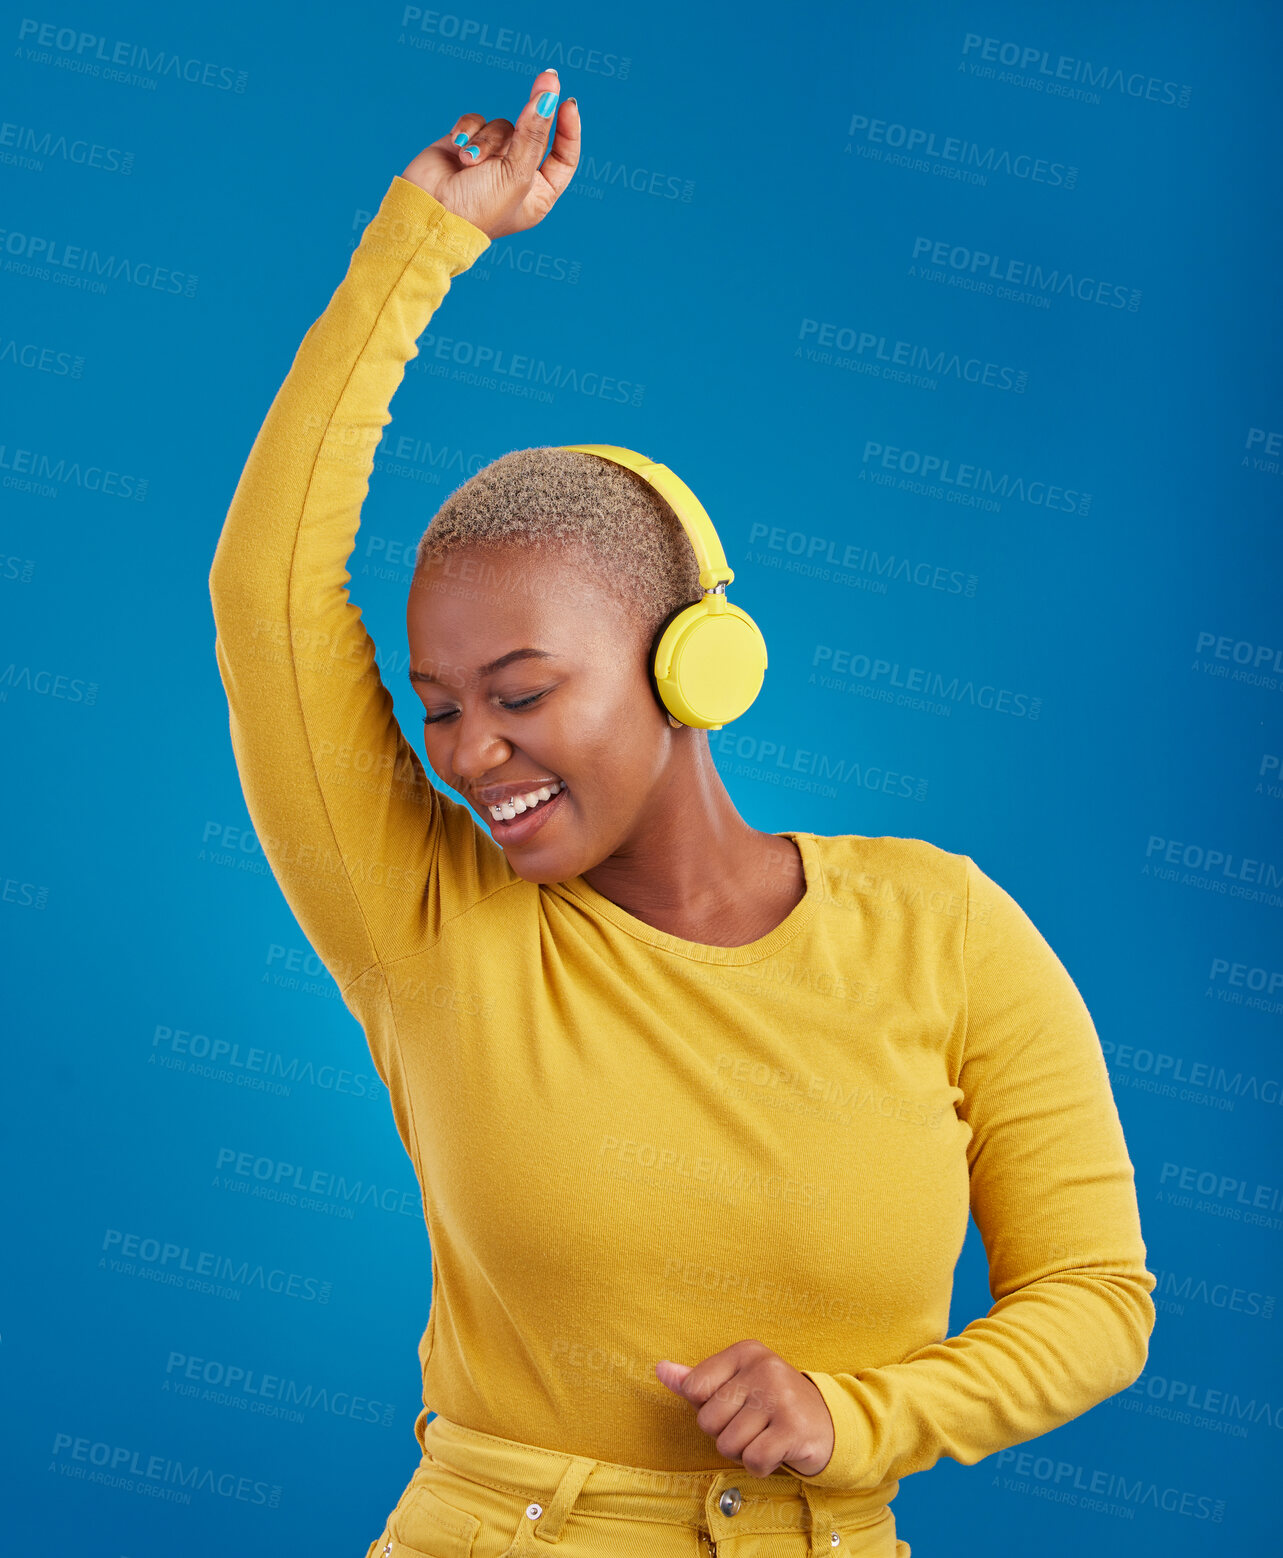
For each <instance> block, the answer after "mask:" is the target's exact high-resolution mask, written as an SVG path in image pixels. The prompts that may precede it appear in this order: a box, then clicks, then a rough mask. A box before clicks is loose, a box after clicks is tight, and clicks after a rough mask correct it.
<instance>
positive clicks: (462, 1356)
mask: <svg viewBox="0 0 1283 1558" xmlns="http://www.w3.org/2000/svg"><path fill="white" fill-rule="evenodd" d="M488 244H489V239H488V238H487V237H486V235H485V234H484V233H482V232H481V231H480V230H479V229H478V228H476V227H474V226H473V225H472V224H470V223H469V222H467V221H465V220H463V219H462V218H460V217H458V216H456V215H455V214H454V213H452V212H450V211H447V210H446V208H445V207H444V206H442V205H441V204H440V203H439V202H438V201H437V200H435V199H434V198H433V197H432V196H430V195H428V194H427V193H425V192H424V191H423V190H421V189H420V188H418V187H417V186H416V185H414V184H411V183H409V182H408V181H407V180H405V179H403V178H400V177H396V178H394V179H393V182H392V185H391V187H390V188H389V190H388V192H387V194H386V196H385V197H384V199H383V202H382V204H381V206H380V208H379V211H378V213H377V215H376V216H375V218H374V219H373V220H372V221H371V222H370V224H369V225H368V227H367V228H366V229H365V231H364V233H363V235H362V238H361V241H360V243H359V245H358V247H357V249H356V250H355V252H354V253H353V255H352V257H351V262H350V265H349V267H348V271H347V274H346V276H345V278H344V279H343V281H342V282H341V283H340V284H339V286H338V288H337V290H336V291H335V292H334V294H333V297H332V298H331V300H330V302H329V304H328V306H327V307H326V309H325V311H324V313H323V314H322V315H321V317H320V318H319V319H317V321H316V322H315V323H314V324H313V325H312V327H311V328H310V329H309V330H308V332H307V335H306V336H305V337H304V340H303V342H302V345H301V346H300V348H299V350H298V353H297V355H296V357H295V359H294V363H293V366H292V367H291V369H290V371H289V374H288V376H287V377H286V379H285V382H284V384H283V385H282V386H281V389H280V390H279V392H278V394H277V395H276V398H275V400H274V401H273V403H272V406H271V408H270V410H269V412H268V414H267V417H266V420H265V421H264V423H263V426H262V430H261V432H260V433H259V435H258V438H257V440H256V442H255V444H254V447H253V450H252V452H251V453H250V456H249V459H248V462H247V464H246V466H245V470H244V473H243V475H242V477H241V479H240V482H239V484H238V486H237V489H236V493H235V497H234V500H233V502H232V505H231V508H230V512H229V513H228V516H227V520H226V524H225V526H224V529H223V532H222V536H221V538H220V540H219V543H218V550H217V553H216V556H215V559H214V564H213V568H212V572H211V575H210V588H211V593H212V598H213V604H214V615H215V621H216V626H217V648H216V652H217V658H218V665H219V670H220V674H221V676H222V680H223V685H224V688H225V690H226V693H227V699H228V704H229V706H230V718H231V736H232V743H233V747H234V750H235V755H236V761H237V764H238V767H239V771H240V775H241V780H242V785H243V788H244V792H245V798H246V802H247V805H248V807H249V812H250V815H251V817H252V818H253V821H254V825H255V828H256V830H257V832H258V836H259V839H260V841H261V843H262V846H263V849H264V851H265V853H266V855H267V858H268V860H269V861H270V863H271V866H272V869H273V872H274V873H275V876H276V879H277V881H278V883H279V884H280V886H281V889H282V891H283V892H284V894H285V896H286V898H287V899H288V901H289V904H290V907H291V908H292V909H293V911H294V913H295V915H296V916H297V919H298V921H299V924H300V925H301V927H302V929H303V930H304V932H305V933H306V935H307V937H308V938H309V940H310V941H311V943H312V945H313V947H314V948H315V949H316V951H317V953H318V954H319V955H320V957H321V958H322V959H323V960H324V962H325V963H326V965H327V967H328V968H329V969H330V971H331V972H332V973H333V974H334V976H335V978H336V980H337V982H338V984H339V986H340V988H341V990H342V993H343V997H344V1000H345V1001H346V1003H347V1006H348V1007H349V1009H350V1010H351V1012H352V1013H353V1015H354V1016H355V1017H356V1018H357V1019H358V1020H359V1021H360V1023H361V1024H362V1026H363V1028H364V1031H365V1034H366V1037H367V1040H368V1043H369V1047H370V1051H371V1055H372V1058H373V1061H374V1064H375V1065H376V1066H377V1068H378V1071H379V1074H380V1076H381V1077H382V1078H383V1080H384V1082H385V1083H386V1084H387V1087H388V1091H389V1094H390V1097H391V1102H392V1109H393V1113H394V1117H395V1120H396V1126H397V1129H398V1131H399V1133H400V1135H401V1139H402V1141H403V1142H404V1144H405V1149H406V1151H407V1153H408V1154H409V1156H410V1158H411V1160H412V1162H413V1164H414V1168H415V1172H416V1174H417V1175H418V1178H419V1182H420V1184H421V1187H422V1191H423V1204H424V1208H425V1215H426V1222H427V1229H428V1233H429V1239H430V1248H431V1259H432V1299H431V1305H430V1310H429V1314H428V1317H427V1324H426V1328H425V1330H424V1333H423V1337H422V1340H421V1342H420V1345H419V1356H420V1362H421V1364H422V1370H423V1387H424V1395H423V1399H424V1404H425V1405H424V1411H423V1412H422V1413H420V1416H419V1420H418V1423H417V1425H416V1431H417V1433H418V1435H419V1437H420V1441H422V1432H423V1427H424V1425H425V1424H426V1420H427V1414H428V1411H429V1410H432V1411H435V1412H439V1413H441V1414H442V1415H443V1416H445V1417H447V1418H450V1419H452V1420H453V1421H455V1422H458V1423H462V1424H464V1425H466V1426H468V1427H472V1428H477V1429H480V1430H482V1431H483V1432H487V1433H493V1434H499V1435H502V1436H504V1437H506V1438H510V1439H517V1440H521V1441H523V1442H526V1443H533V1444H538V1445H544V1446H549V1447H552V1448H555V1449H559V1450H564V1451H569V1452H572V1453H575V1454H579V1455H586V1456H592V1457H595V1458H598V1459H605V1460H611V1461H619V1462H623V1463H625V1464H628V1465H636V1466H650V1467H655V1468H659V1469H663V1470H670V1471H691V1470H707V1469H710V1468H714V1469H718V1470H724V1469H725V1468H726V1467H727V1466H731V1465H734V1464H735V1463H734V1462H731V1461H728V1460H725V1459H724V1458H723V1457H721V1456H719V1455H718V1453H717V1451H716V1449H715V1448H714V1445H713V1441H712V1439H710V1437H709V1436H708V1435H707V1434H705V1433H704V1432H703V1431H702V1430H701V1429H700V1428H699V1427H698V1426H697V1424H696V1422H695V1412H696V1409H695V1408H694V1407H693V1406H692V1405H691V1404H690V1403H689V1402H686V1401H683V1400H682V1399H681V1398H679V1397H677V1396H675V1395H674V1394H673V1393H672V1392H670V1391H669V1390H667V1389H666V1388H665V1387H664V1386H663V1385H662V1384H661V1383H660V1382H659V1381H658V1380H657V1379H656V1377H655V1375H654V1372H653V1365H654V1363H655V1361H656V1360H657V1359H659V1358H664V1357H666V1358H671V1359H673V1360H675V1361H676V1362H678V1363H688V1364H694V1363H697V1362H699V1361H700V1360H701V1359H703V1358H705V1357H707V1356H709V1355H710V1354H711V1353H714V1352H717V1351H719V1350H721V1349H722V1348H724V1347H726V1346H729V1345H730V1344H731V1343H732V1342H735V1341H739V1340H742V1339H745V1338H748V1337H754V1338H756V1339H758V1340H760V1341H762V1342H764V1343H765V1344H766V1345H767V1346H768V1347H770V1348H771V1349H773V1350H774V1351H776V1352H778V1353H779V1354H780V1355H781V1356H782V1357H784V1358H785V1359H787V1360H788V1361H789V1362H790V1363H792V1364H793V1365H794V1366H795V1367H797V1368H798V1369H800V1370H802V1371H803V1372H805V1373H806V1374H807V1376H808V1377H809V1378H810V1379H812V1380H813V1381H814V1382H815V1384H816V1386H817V1387H818V1388H819V1390H820V1391H821V1393H822V1394H823V1397H824V1400H825V1402H826V1404H827V1406H828V1409H829V1412H830V1414H831V1415H832V1418H833V1423H834V1428H835V1444H834V1449H833V1454H832V1458H831V1459H830V1461H829V1462H828V1464H827V1465H826V1466H825V1467H824V1469H823V1470H822V1471H820V1472H819V1473H817V1474H816V1475H815V1476H813V1477H809V1478H805V1479H804V1480H805V1481H808V1482H810V1483H812V1484H814V1485H816V1486H819V1487H842V1488H850V1489H863V1490H877V1489H884V1490H885V1494H886V1497H887V1499H888V1501H889V1500H890V1499H891V1498H893V1497H894V1494H895V1485H896V1483H897V1481H898V1479H900V1478H902V1477H904V1476H905V1475H907V1474H909V1473H912V1472H915V1471H920V1470H923V1469H924V1468H926V1467H929V1466H932V1465H933V1464H934V1463H935V1462H936V1461H937V1460H938V1459H939V1457H940V1456H942V1455H947V1456H951V1457H952V1458H953V1459H954V1460H956V1461H959V1462H962V1463H964V1464H967V1465H970V1464H973V1463H974V1462H976V1461H978V1460H980V1459H981V1458H982V1457H983V1456H986V1455H989V1454H991V1453H992V1452H994V1451H996V1450H999V1449H1002V1448H1005V1447H1007V1446H1010V1445H1014V1444H1019V1443H1022V1442H1024V1441H1026V1440H1029V1439H1032V1438H1034V1437H1036V1436H1038V1435H1040V1434H1043V1433H1046V1432H1048V1431H1049V1430H1050V1429H1053V1428H1055V1427H1056V1426H1058V1425H1059V1424H1062V1423H1064V1422H1067V1421H1068V1420H1070V1419H1071V1418H1074V1417H1076V1416H1078V1415H1079V1414H1081V1413H1083V1412H1085V1411H1087V1410H1088V1409H1089V1408H1090V1407H1092V1406H1094V1405H1095V1404H1096V1403H1098V1402H1100V1401H1102V1400H1103V1399H1105V1398H1106V1397H1108V1396H1110V1395H1111V1394H1113V1393H1114V1392H1116V1391H1119V1390H1121V1389H1123V1388H1124V1387H1125V1386H1127V1385H1129V1384H1130V1383H1132V1382H1133V1381H1134V1380H1135V1379H1136V1378H1137V1377H1138V1376H1139V1374H1140V1373H1141V1370H1142V1369H1143V1367H1144V1364H1145V1361H1146V1356H1147V1351H1148V1341H1149V1336H1150V1333H1151V1330H1152V1328H1153V1323H1154V1313H1155V1312H1154V1306H1153V1304H1152V1302H1151V1300H1150V1296H1149V1295H1150V1293H1151V1292H1152V1290H1153V1288H1154V1286H1155V1280H1156V1279H1155V1277H1154V1275H1153V1274H1152V1273H1150V1272H1149V1271H1148V1270H1147V1269H1146V1265H1145V1259H1146V1248H1145V1245H1144V1243H1143V1241H1142V1238H1141V1229H1140V1219H1139V1210H1138V1206H1137V1200H1136V1191H1135V1183H1134V1176H1133V1170H1132V1165H1131V1162H1130V1160H1129V1157H1128V1153H1127V1149H1126V1145H1125V1142H1124V1137H1123V1132H1122V1128H1121V1124H1120V1121H1119V1117H1118V1112H1117V1108H1116V1106H1115V1102H1114V1098H1113V1094H1112V1092H1111V1089H1110V1084H1109V1079H1108V1074H1107V1072H1106V1069H1105V1064H1104V1060H1103V1057H1102V1053H1101V1047H1100V1043H1099V1040H1098V1038H1097V1035H1096V1031H1095V1028H1094V1026H1093V1023H1092V1019H1091V1017H1090V1016H1089V1014H1088V1011H1087V1009H1086V1007H1085V1005H1084V1003H1083V1000H1082V998H1081V996H1080V994H1079V992H1078V990H1077V988H1076V986H1075V985H1074V983H1073V981H1072V979H1071V978H1070V976H1069V974H1068V973H1067V972H1066V970H1065V968H1064V966H1063V965H1062V964H1061V962H1060V961H1059V960H1058V958H1057V957H1056V955H1055V953H1054V952H1053V951H1052V949H1051V948H1050V947H1049V946H1048V944H1047V942H1046V941H1045V940H1044V939H1043V937H1042V935H1041V934H1040V933H1039V931H1038V930H1037V929H1036V928H1035V927H1034V925H1033V924H1032V922H1031V921H1030V920H1029V918H1028V917H1027V916H1026V915H1025V913H1024V911H1023V910H1022V909H1021V908H1020V907H1019V906H1018V905H1017V904H1016V902H1015V901H1014V900H1013V899H1012V898H1011V897H1010V896H1009V895H1008V894H1007V893H1006V892H1005V891H1004V889H1003V888H1001V887H1000V886H998V885H997V884H996V883H995V882H994V881H993V880H991V879H990V878H989V877H988V876H986V875H985V873H984V872H983V871H981V870H980V869H979V867H978V866H977V865H976V864H975V862H974V861H973V860H972V859H971V858H970V857H969V856H966V855H959V854H954V853H950V852H948V851H946V850H943V849H940V848H938V847H937V846H935V845H933V844H930V843H927V842H925V841H923V840H920V839H912V838H894V837H881V838H878V837H869V838H866V837H861V836H859V835H843V836H839V837H826V836H821V835H817V834H814V833H807V832H796V833H791V834H788V835H786V836H788V837H791V838H793V839H794V840H795V841H796V843H797V845H798V847H799V849H800V851H801V856H802V860H803V863H804V866H805V873H806V890H805V895H804V897H803V899H802V901H801V902H800V903H798V904H797V905H796V907H795V908H794V909H793V910H792V912H791V913H790V914H789V915H788V917H787V918H786V919H785V920H784V921H783V923H782V924H780V925H778V926H777V927H776V928H775V929H774V930H772V931H771V932H770V933H769V934H768V935H765V936H763V937H761V938H760V939H759V940H757V941H754V942H751V943H749V944H748V945H747V946H739V947H716V946H707V945H703V944H701V943H696V942H689V941H684V940H682V939H681V938H679V937H677V936H673V935H669V934H666V933H665V932H663V931H660V930H657V929H654V928H653V927H651V926H650V925H648V924H646V923H644V922H643V921H641V920H639V919H636V918H634V917H633V916H632V915H630V914H628V913H627V912H625V910H623V909H622V908H620V907H619V906H618V905H616V904H614V903H613V902H611V901H610V900H609V899H607V898H605V897H604V896H603V895H602V894H600V893H598V892H596V891H594V889H593V888H592V887H590V886H589V885H588V883H587V882H586V881H585V880H584V879H583V878H582V877H576V878H574V879H572V880H569V881H565V882H560V883H549V884H543V885H539V884H531V883H528V882H526V881H524V880H523V879H522V878H520V877H519V876H518V875H517V874H516V873H515V872H514V871H513V870H512V868H511V867H510V866H509V864H508V862H507V859H506V857H505V856H504V854H503V851H502V850H501V849H500V848H499V847H498V846H497V845H496V844H495V843H494V841H493V840H492V839H491V838H490V836H489V834H488V833H487V832H486V831H485V830H484V828H483V827H482V826H481V825H480V824H479V823H478V822H477V821H476V819H475V818H474V817H473V815H472V813H471V812H470V810H469V809H468V808H467V807H466V806H464V805H462V804H461V803H459V802H456V801H453V800H451V799H450V798H449V797H448V796H446V795H444V794H443V793H442V792H441V791H439V790H437V789H436V788H434V787H433V785H432V784H430V783H429V782H428V780H427V777H426V775H425V772H424V769H423V767H422V765H421V764H420V762H419V760H418V758H417V757H416V756H415V754H414V752H413V750H412V749H411V747H410V746H409V744H408V743H407V742H406V740H405V738H404V737H403V735H402V732H401V730H400V728H399V726H398V723H397V720H396V717H395V715H394V713H393V706H392V698H391V695H390V694H389V692H388V691H387V688H386V687H385V686H384V684H383V682H382V680H381V678H380V675H379V671H378V668H377V666H376V664H375V646H374V643H373V642H372V640H371V638H370V636H369V634H368V633H367V631H366V629H365V627H364V626H363V624H362V621H361V612H360V609H359V608H358V607H357V606H356V605H354V604H353V603H352V601H351V600H350V599H349V595H348V589H347V586H348V584H349V582H350V575H349V573H348V572H347V568H346V565H347V562H348V561H349V559H350V557H351V553H352V550H353V548H354V545H355V539H356V531H357V526H358V524H359V522H360V514H361V506H362V503H363V501H364V498H365V494H366V492H367V490H368V478H369V476H370V474H371V471H372V469H373V461H374V454H375V449H376V446H377V444H378V442H379V440H380V438H381V437H382V430H383V428H384V427H385V426H386V425H387V424H388V422H390V421H391V416H390V413H389V410H388V406H389V403H390V401H391V399H392V396H393V394H394V393H395V391H396V388H397V386H398V384H399V383H400V382H401V379H402V376H403V374H404V371H405V365H406V363H407V362H408V361H409V360H410V359H412V358H413V357H414V356H415V355H416V354H417V346H416V342H417V340H418V338H419V336H420V334H421V333H422V332H423V330H424V328H425V327H426V326H427V324H428V321H429V320H430V319H431V317H432V315H433V313H434V312H435V310H436V309H437V308H438V306H439V305H440V303H441V302H442V299H443V298H444V296H445V294H446V292H447V291H448V289H449V286H450V281H451V279H452V278H453V277H455V276H457V275H459V274H461V273H462V272H463V271H465V270H466V269H467V268H468V267H469V266H470V265H471V264H472V263H473V262H474V261H475V260H476V259H477V257H478V256H479V255H480V254H481V253H482V252H483V251H484V250H485V249H486V248H487V246H488ZM968 1209H970V1211H971V1213H972V1214H973V1215H974V1218H975V1221H976V1224H977V1226H978V1228H979V1230H980V1233H981V1236H982V1238H983V1241H984V1247H985V1250H986V1253H987V1255H988V1259H989V1269H990V1290H991V1293H992V1296H993V1300H994V1302H993V1305H992V1307H991V1308H990V1310H989V1312H988V1314H987V1315H985V1316H983V1317H981V1318H977V1319H975V1320H973V1321H972V1322H971V1323H970V1324H969V1325H967V1326H966V1327H965V1329H963V1330H962V1331H961V1332H960V1333H959V1334H958V1335H956V1336H948V1335H947V1331H948V1320H949V1305H950V1297H951V1290H952V1283H953V1272H954V1267H955V1264H956V1262H957V1259H958V1255H959V1252H960V1250H961V1248H962V1244H963V1238H964V1235H965V1233H966V1228H967V1216H968Z"/></svg>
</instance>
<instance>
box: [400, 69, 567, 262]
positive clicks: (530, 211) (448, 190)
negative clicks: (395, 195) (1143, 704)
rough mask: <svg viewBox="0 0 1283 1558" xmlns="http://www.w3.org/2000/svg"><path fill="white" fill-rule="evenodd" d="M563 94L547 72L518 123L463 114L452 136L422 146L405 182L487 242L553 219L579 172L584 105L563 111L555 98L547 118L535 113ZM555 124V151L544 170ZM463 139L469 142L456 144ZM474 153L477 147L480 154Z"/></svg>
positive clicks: (542, 73)
mask: <svg viewBox="0 0 1283 1558" xmlns="http://www.w3.org/2000/svg"><path fill="white" fill-rule="evenodd" d="M560 90H561V88H560V84H559V83H558V80H557V72H556V71H555V70H541V71H540V72H539V74H538V75H537V76H536V77H535V84H534V87H533V88H532V89H531V93H530V96H529V98H528V99H527V100H526V106H525V107H524V108H523V109H522V110H521V113H520V114H519V115H518V118H517V122H516V124H515V125H514V124H513V123H512V121H511V120H509V119H489V120H488V119H486V118H485V117H484V116H483V115H481V114H461V115H460V116H459V118H458V119H456V120H455V122H454V126H453V128H452V129H451V130H449V131H448V133H447V134H445V135H443V136H442V137H441V139H440V140H439V141H433V143H432V145H431V146H425V147H424V148H423V150H422V151H421V152H420V153H419V155H418V156H417V157H416V158H415V159H414V161H413V162H412V163H411V164H410V166H409V167H408V168H407V169H406V170H405V172H404V173H403V174H402V175H401V177H402V178H405V179H409V181H410V182H411V183H412V184H417V185H418V186H419V188H420V189H425V190H427V192H428V194H429V195H432V196H433V197H434V198H435V199H437V200H439V201H440V202H441V204H442V205H443V206H445V208H446V209H447V210H448V211H453V212H454V213H455V215H456V216H461V217H463V218H464V220H465V221H468V222H471V223H472V225H473V226H474V227H479V228H480V229H481V231H482V232H483V233H485V234H486V236H487V237H489V238H502V237H503V236H504V234H506V233H520V232H524V231H525V229H526V228H527V227H533V226H534V225H535V223H536V222H541V221H542V220H543V219H544V217H546V216H547V215H548V213H549V211H551V210H552V208H553V206H554V205H555V204H556V201H557V197H558V196H559V195H560V194H561V192H562V191H563V190H564V189H565V188H566V186H567V185H568V184H569V183H570V180H571V177H572V176H573V174H574V171H575V169H576V168H577V167H578V166H579V105H578V103H576V102H574V101H573V100H569V101H567V102H565V103H562V104H560V112H558V106H559V105H558V104H557V102H556V100H555V98H554V99H553V103H552V108H553V112H552V114H551V115H550V116H549V117H547V118H544V117H543V116H541V115H540V114H539V113H538V112H537V111H536V106H535V105H536V104H537V103H538V102H539V101H540V100H541V99H542V98H544V96H545V94H549V93H552V94H555V93H558V92H560ZM545 106H546V105H545ZM554 124H555V125H556V127H557V134H556V137H555V139H554V140H553V143H552V150H551V151H550V152H549V153H548V156H547V159H546V160H545V161H544V164H543V166H542V167H540V166H539V159H540V158H541V157H542V156H543V153H544V148H545V147H546V146H547V144H548V134H549V131H550V130H551V129H552V127H553V125H554ZM460 135H462V136H464V137H465V138H466V144H459V143H458V142H456V139H455V138H456V136H460ZM469 147H475V148H476V154H475V155H473V154H472V153H470V152H469V151H468V148H469Z"/></svg>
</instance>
